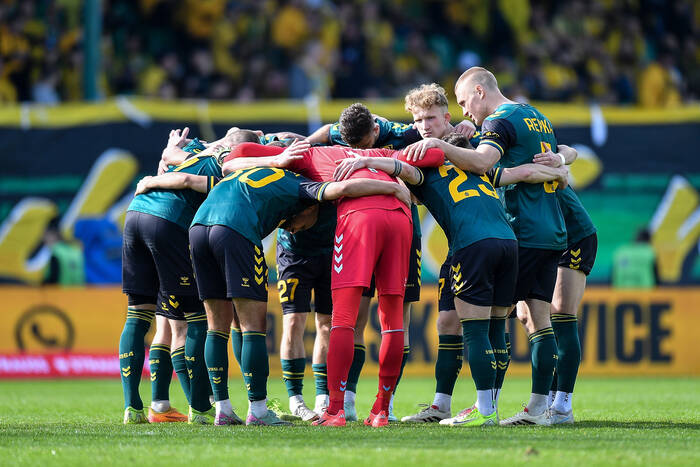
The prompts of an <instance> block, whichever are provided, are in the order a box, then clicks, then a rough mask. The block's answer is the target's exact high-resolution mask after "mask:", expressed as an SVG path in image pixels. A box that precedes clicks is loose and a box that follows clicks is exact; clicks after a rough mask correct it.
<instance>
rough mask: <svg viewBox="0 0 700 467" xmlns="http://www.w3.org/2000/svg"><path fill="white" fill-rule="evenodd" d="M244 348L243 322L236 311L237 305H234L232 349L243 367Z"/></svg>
mask: <svg viewBox="0 0 700 467" xmlns="http://www.w3.org/2000/svg"><path fill="white" fill-rule="evenodd" d="M242 348H243V331H241V322H240V320H239V319H238V313H236V307H235V306H234V307H233V320H232V321H231V349H232V350H233V357H234V358H235V359H236V361H237V362H238V367H239V368H241V349H242Z"/></svg>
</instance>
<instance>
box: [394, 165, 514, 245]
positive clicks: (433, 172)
mask: <svg viewBox="0 0 700 467" xmlns="http://www.w3.org/2000/svg"><path fill="white" fill-rule="evenodd" d="M423 175H424V180H423V183H422V184H420V185H408V188H409V189H410V190H411V191H412V192H413V194H414V195H416V197H417V198H418V199H420V200H421V201H422V202H423V204H424V205H425V207H426V208H428V210H429V211H430V213H431V214H432V215H433V217H434V218H435V220H436V221H437V223H438V224H440V227H442V230H444V231H445V236H446V237H447V242H448V244H449V249H450V253H454V252H456V251H459V250H461V249H462V248H464V247H466V246H469V245H471V244H472V243H475V242H478V241H479V240H483V239H486V238H500V239H505V240H515V234H514V233H513V229H511V227H510V224H509V223H508V219H507V218H506V213H505V210H504V209H503V205H502V204H501V201H500V199H499V197H498V193H496V190H495V189H494V188H493V186H494V185H497V184H498V179H499V178H500V169H494V170H492V171H490V172H489V173H488V174H486V175H482V176H479V175H475V174H472V173H469V172H464V171H462V170H461V169H459V168H457V167H455V166H454V165H453V164H452V163H447V164H444V165H442V166H440V167H437V168H431V169H423Z"/></svg>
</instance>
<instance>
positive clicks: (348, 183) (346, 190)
mask: <svg viewBox="0 0 700 467" xmlns="http://www.w3.org/2000/svg"><path fill="white" fill-rule="evenodd" d="M370 195H393V196H396V197H397V198H398V199H399V201H401V202H402V203H404V204H405V205H406V206H409V207H410V206H411V193H410V192H409V191H408V188H406V187H405V186H403V185H401V184H399V183H395V182H388V181H383V180H372V179H367V178H362V179H360V178H356V179H353V180H343V181H341V182H330V183H328V184H327V185H326V187H325V188H324V189H323V192H322V194H321V199H322V200H324V201H332V200H336V199H339V198H342V197H347V198H359V197H360V196H370Z"/></svg>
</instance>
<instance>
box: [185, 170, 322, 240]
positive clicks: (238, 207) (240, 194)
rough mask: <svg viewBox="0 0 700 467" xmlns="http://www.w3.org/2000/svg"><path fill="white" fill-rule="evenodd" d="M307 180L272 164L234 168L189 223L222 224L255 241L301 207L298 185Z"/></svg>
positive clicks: (263, 236)
mask: <svg viewBox="0 0 700 467" xmlns="http://www.w3.org/2000/svg"><path fill="white" fill-rule="evenodd" d="M308 181H309V180H308V179H306V178H304V177H302V176H301V175H299V174H297V173H294V172H290V171H288V170H284V169H278V168H274V167H254V168H249V169H241V170H236V171H234V172H232V173H230V174H229V175H227V176H226V177H224V178H223V179H222V180H221V182H219V183H218V184H217V185H216V186H215V187H214V189H213V190H212V191H211V193H209V196H208V197H207V199H206V200H205V201H204V203H202V206H201V207H200V208H199V210H198V211H197V214H196V215H195V216H194V219H193V220H192V225H194V224H202V225H225V226H227V227H229V228H231V229H233V230H235V231H236V232H238V233H240V234H241V235H243V236H244V237H246V238H247V239H248V240H250V241H251V242H253V243H255V244H258V243H260V241H261V240H262V239H263V238H265V237H266V236H267V235H268V234H270V233H271V232H272V231H273V230H274V229H275V228H276V227H277V226H278V225H279V224H280V222H281V221H283V220H284V219H287V218H288V217H290V216H292V215H293V214H295V213H297V212H298V211H299V210H300V208H301V207H303V206H302V205H300V201H301V196H300V194H301V188H300V187H301V184H302V183H304V182H308Z"/></svg>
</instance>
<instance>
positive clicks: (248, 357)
mask: <svg viewBox="0 0 700 467" xmlns="http://www.w3.org/2000/svg"><path fill="white" fill-rule="evenodd" d="M241 369H242V370H243V379H244V380H245V384H246V389H248V400H249V401H261V400H265V398H266V397H267V377H268V376H269V374H270V362H269V360H268V358H267V344H266V342H265V333H264V332H255V331H249V332H248V331H246V332H244V333H243V347H242V350H241Z"/></svg>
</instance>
